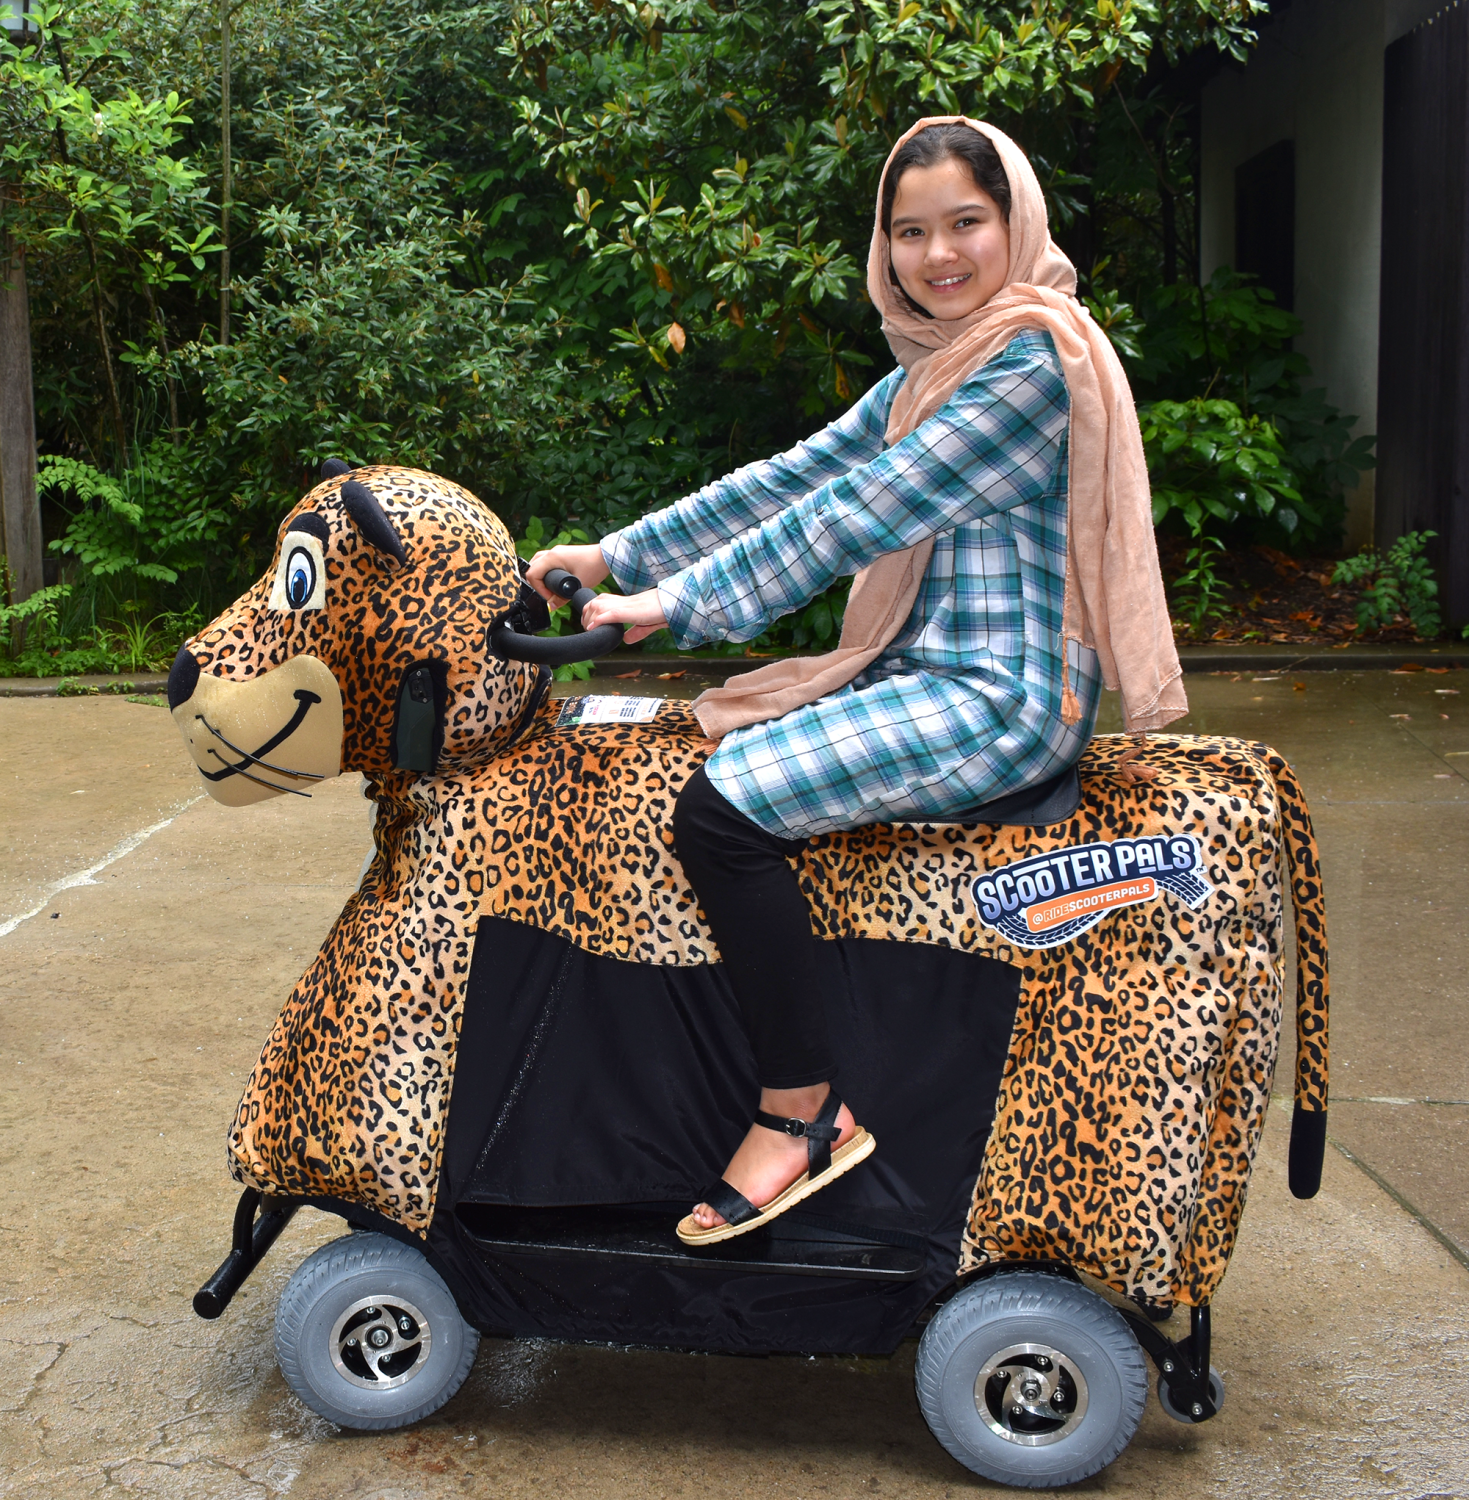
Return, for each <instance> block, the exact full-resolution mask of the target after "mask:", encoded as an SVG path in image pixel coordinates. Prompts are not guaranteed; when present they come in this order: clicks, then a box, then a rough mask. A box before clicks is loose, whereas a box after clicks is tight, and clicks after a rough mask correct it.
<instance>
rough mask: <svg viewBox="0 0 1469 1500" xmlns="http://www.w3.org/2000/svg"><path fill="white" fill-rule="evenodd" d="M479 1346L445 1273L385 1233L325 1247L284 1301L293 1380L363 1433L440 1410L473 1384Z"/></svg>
mask: <svg viewBox="0 0 1469 1500" xmlns="http://www.w3.org/2000/svg"><path fill="white" fill-rule="evenodd" d="M478 1348H479V1334H478V1333H477V1332H476V1331H475V1330H474V1329H473V1328H471V1327H470V1326H469V1324H468V1323H466V1322H465V1321H464V1319H463V1318H462V1317H460V1315H459V1309H458V1307H456V1306H455V1303H454V1298H453V1296H452V1295H451V1294H450V1291H449V1288H448V1287H447V1286H445V1285H444V1282H443V1279H442V1278H441V1277H440V1276H439V1274H438V1272H437V1271H435V1270H434V1268H433V1267H432V1266H431V1265H429V1263H428V1261H426V1260H425V1259H424V1257H423V1256H422V1255H421V1254H419V1252H418V1251H417V1250H415V1249H414V1248H413V1247H412V1246H411V1245H404V1244H400V1243H399V1242H398V1241H397V1240H394V1239H390V1238H389V1237H388V1236H387V1235H385V1234H350V1235H348V1236H346V1238H344V1239H340V1240H334V1241H333V1242H332V1243H331V1244H330V1245H323V1246H322V1247H321V1249H320V1250H318V1251H317V1252H316V1253H315V1254H314V1255H312V1256H310V1257H309V1258H308V1259H307V1260H305V1261H304V1262H303V1263H302V1265H301V1267H300V1268H299V1269H298V1270H297V1272H296V1274H295V1275H294V1276H292V1277H291V1279H290V1281H289V1282H287V1284H286V1289H285V1291H284V1292H283V1293H282V1294H281V1300H280V1303H279V1304H278V1306H277V1307H276V1314H275V1352H276V1358H277V1360H278V1361H279V1362H280V1367H281V1373H282V1374H283V1375H284V1376H285V1377H286V1382H287V1384H288V1385H289V1386H290V1387H291V1389H292V1390H293V1391H294V1392H295V1393H296V1394H297V1395H298V1396H299V1397H300V1398H301V1400H302V1401H304V1402H305V1403H306V1405H307V1406H309V1407H310V1408H311V1409H312V1411H314V1412H318V1413H319V1414H320V1415H321V1416H323V1417H326V1418H327V1420H328V1421H331V1422H336V1423H337V1424H338V1425H339V1426H342V1427H352V1428H356V1429H358V1430H359V1431H363V1432H381V1431H384V1430H387V1429H389V1428H393V1427H406V1426H408V1425H409V1424H410V1423H412V1422H417V1421H420V1420H421V1419H422V1418H424V1417H426V1416H428V1415H429V1413H430V1412H435V1411H437V1410H438V1409H439V1408H440V1407H441V1406H442V1405H443V1404H444V1403H445V1402H446V1401H447V1400H448V1399H449V1398H450V1397H451V1396H452V1395H453V1394H454V1392H455V1391H457V1390H458V1389H459V1387H460V1386H461V1385H463V1384H464V1380H465V1377H466V1376H467V1375H468V1374H469V1369H470V1366H471V1365H472V1364H473V1363H474V1356H475V1351H476V1350H477V1349H478Z"/></svg>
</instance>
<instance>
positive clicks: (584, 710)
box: [556, 693, 663, 729]
mask: <svg viewBox="0 0 1469 1500" xmlns="http://www.w3.org/2000/svg"><path fill="white" fill-rule="evenodd" d="M662 706H663V700H662V699H661V698H617V697H608V696H605V695H602V694H598V693H588V694H587V695H586V696H585V697H581V698H563V699H562V700H561V712H560V714H559V715H558V716H557V719H556V727H557V728H558V729H564V728H565V727H566V726H567V725H568V724H646V723H647V722H648V720H649V719H651V718H653V717H654V716H655V715H656V714H657V712H658V710H659V709H660V708H662Z"/></svg>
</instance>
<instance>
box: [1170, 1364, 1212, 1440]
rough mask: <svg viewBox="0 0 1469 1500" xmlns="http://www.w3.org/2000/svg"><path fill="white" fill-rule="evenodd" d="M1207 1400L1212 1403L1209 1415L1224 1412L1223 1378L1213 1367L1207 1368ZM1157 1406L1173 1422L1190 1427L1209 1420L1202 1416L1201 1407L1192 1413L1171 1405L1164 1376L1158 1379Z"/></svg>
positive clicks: (1171, 1400)
mask: <svg viewBox="0 0 1469 1500" xmlns="http://www.w3.org/2000/svg"><path fill="white" fill-rule="evenodd" d="M1209 1400H1210V1401H1212V1402H1213V1403H1214V1410H1213V1412H1212V1413H1210V1415H1212V1416H1216V1417H1217V1416H1218V1415H1219V1413H1220V1412H1222V1411H1223V1410H1224V1377H1223V1376H1222V1375H1221V1374H1220V1373H1219V1371H1218V1370H1216V1369H1215V1368H1214V1366H1213V1365H1210V1366H1209ZM1158 1405H1159V1406H1161V1407H1162V1408H1163V1410H1164V1411H1166V1412H1167V1413H1168V1415H1169V1416H1170V1417H1172V1418H1173V1420H1174V1421H1175V1422H1185V1423H1187V1424H1188V1425H1189V1426H1190V1427H1193V1426H1196V1425H1197V1424H1198V1423H1200V1422H1207V1421H1208V1420H1209V1417H1208V1416H1206V1415H1205V1414H1204V1409H1203V1407H1202V1406H1200V1407H1199V1408H1198V1410H1197V1411H1194V1410H1192V1409H1190V1410H1183V1409H1182V1408H1180V1407H1178V1406H1175V1405H1174V1404H1173V1392H1172V1391H1170V1390H1169V1389H1168V1377H1167V1376H1166V1375H1160V1376H1159V1377H1158Z"/></svg>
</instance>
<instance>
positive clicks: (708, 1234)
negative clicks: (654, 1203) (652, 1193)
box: [678, 1089, 877, 1245]
mask: <svg viewBox="0 0 1469 1500" xmlns="http://www.w3.org/2000/svg"><path fill="white" fill-rule="evenodd" d="M841 1107H842V1101H841V1099H840V1098H839V1097H838V1096H837V1091H836V1090H835V1089H832V1090H830V1091H829V1092H828V1093H827V1096H826V1099H825V1101H824V1102H823V1104H822V1106H821V1108H820V1109H819V1110H818V1111H817V1114H816V1118H815V1119H814V1120H802V1119H799V1118H795V1119H783V1118H782V1117H781V1116H780V1115H772V1114H768V1113H767V1112H766V1111H765V1110H763V1109H757V1110H756V1111H755V1123H756V1124H757V1125H763V1126H764V1127H765V1128H766V1129H767V1130H778V1131H780V1133H781V1134H782V1135H793V1136H795V1137H797V1138H798V1139H800V1138H802V1137H804V1138H805V1141H806V1170H805V1171H804V1172H803V1173H802V1174H801V1175H800V1176H799V1177H798V1178H796V1180H795V1181H794V1182H793V1183H792V1184H791V1185H790V1186H789V1187H788V1188H787V1189H786V1190H785V1191H784V1192H783V1193H779V1194H777V1196H776V1197H774V1198H772V1199H771V1200H770V1202H769V1203H767V1204H766V1205H765V1207H764V1208H756V1207H755V1205H754V1204H753V1203H751V1202H750V1200H749V1199H748V1198H747V1197H745V1195H744V1194H743V1193H742V1192H740V1191H739V1190H738V1189H737V1188H732V1187H731V1186H730V1185H729V1184H728V1183H727V1182H726V1181H725V1180H724V1179H723V1178H722V1177H721V1178H720V1179H719V1181H718V1182H716V1183H715V1184H714V1186H713V1187H711V1188H710V1189H709V1190H708V1192H706V1193H705V1194H704V1196H703V1198H701V1199H700V1202H702V1203H707V1204H708V1205H709V1207H710V1208H712V1209H713V1210H714V1212H715V1213H717V1214H719V1215H720V1216H721V1217H722V1218H723V1219H724V1223H723V1224H717V1225H715V1227H714V1228H713V1229H704V1228H702V1227H701V1226H700V1224H699V1221H698V1220H697V1219H696V1218H695V1217H694V1216H693V1214H689V1215H688V1216H687V1217H686V1218H683V1219H680V1220H679V1224H678V1237H679V1239H681V1240H682V1241H683V1242H684V1244H686V1245H713V1244H717V1243H718V1242H719V1241H720V1240H728V1239H733V1238H734V1237H735V1235H737V1234H748V1233H749V1232H750V1231H751V1230H752V1229H759V1228H760V1226H761V1225H762V1224H768V1223H769V1222H770V1221H771V1220H772V1219H775V1218H779V1217H780V1215H781V1214H783V1213H784V1212H785V1211H786V1210H787V1209H788V1208H794V1207H795V1206H796V1204H798V1203H799V1202H801V1200H802V1199H803V1198H809V1197H810V1196H811V1195H812V1193H819V1192H820V1191H821V1189H822V1188H824V1187H825V1186H826V1185H827V1184H828V1183H831V1182H835V1181H836V1180H837V1178H838V1177H840V1176H841V1175H842V1174H843V1173H844V1172H850V1171H851V1170H852V1168H853V1167H855V1166H856V1165H857V1164H858V1162H862V1161H866V1160H867V1158H868V1157H869V1156H871V1155H872V1153H873V1152H874V1151H875V1150H876V1149H877V1142H876V1141H875V1140H873V1138H872V1137H871V1136H870V1135H868V1133H867V1132H866V1131H865V1130H863V1129H862V1127H861V1126H860V1125H859V1126H858V1127H857V1133H856V1135H854V1136H853V1137H852V1139H851V1140H849V1141H848V1142H847V1143H846V1144H845V1145H844V1146H838V1147H837V1149H836V1150H835V1151H833V1150H832V1142H833V1141H835V1140H837V1139H838V1138H839V1137H840V1136H841V1131H840V1130H838V1129H837V1126H836V1117H837V1113H838V1111H840V1109H841Z"/></svg>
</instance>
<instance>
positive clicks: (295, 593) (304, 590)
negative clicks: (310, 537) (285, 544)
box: [286, 547, 316, 609]
mask: <svg viewBox="0 0 1469 1500" xmlns="http://www.w3.org/2000/svg"><path fill="white" fill-rule="evenodd" d="M315 592H316V559H315V558H314V557H312V555H311V554H310V552H308V551H307V550H306V548H305V547H293V548H292V549H291V553H290V556H289V557H288V558H287V559H286V601H287V603H289V604H290V606H291V608H292V609H300V608H301V607H302V606H303V605H304V604H305V603H306V602H307V600H309V599H310V598H311V596H312V594H313V593H315Z"/></svg>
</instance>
